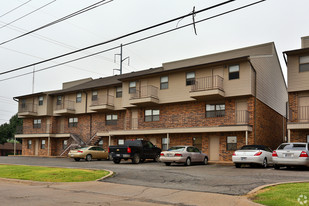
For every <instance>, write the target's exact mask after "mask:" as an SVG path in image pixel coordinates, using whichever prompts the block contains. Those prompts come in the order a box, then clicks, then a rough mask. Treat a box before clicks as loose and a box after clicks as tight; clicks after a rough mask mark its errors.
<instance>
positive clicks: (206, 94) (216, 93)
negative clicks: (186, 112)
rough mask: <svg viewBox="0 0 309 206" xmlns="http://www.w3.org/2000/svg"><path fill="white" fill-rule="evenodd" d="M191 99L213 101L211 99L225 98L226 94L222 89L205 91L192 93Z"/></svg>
mask: <svg viewBox="0 0 309 206" xmlns="http://www.w3.org/2000/svg"><path fill="white" fill-rule="evenodd" d="M190 97H191V98H194V99H196V100H201V101H205V100H211V99H219V98H224V97H225V93H224V91H222V90H220V89H211V90H204V91H191V92H190Z"/></svg>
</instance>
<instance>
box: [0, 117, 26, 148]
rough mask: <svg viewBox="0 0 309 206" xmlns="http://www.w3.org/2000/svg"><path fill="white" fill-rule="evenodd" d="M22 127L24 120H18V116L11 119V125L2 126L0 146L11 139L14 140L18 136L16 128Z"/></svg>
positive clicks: (0, 128)
mask: <svg viewBox="0 0 309 206" xmlns="http://www.w3.org/2000/svg"><path fill="white" fill-rule="evenodd" d="M22 125H23V120H22V119H18V115H17V114H15V115H14V116H12V117H11V119H10V121H9V123H4V124H2V125H0V144H3V143H5V142H7V140H9V139H13V138H14V136H15V134H16V128H17V127H21V126H22Z"/></svg>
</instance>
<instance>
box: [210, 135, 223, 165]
mask: <svg viewBox="0 0 309 206" xmlns="http://www.w3.org/2000/svg"><path fill="white" fill-rule="evenodd" d="M219 149H220V141H219V137H216V136H213V137H209V160H210V161H219Z"/></svg>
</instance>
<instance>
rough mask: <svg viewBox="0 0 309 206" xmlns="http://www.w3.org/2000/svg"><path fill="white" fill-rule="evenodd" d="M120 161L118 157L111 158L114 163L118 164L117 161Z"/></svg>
mask: <svg viewBox="0 0 309 206" xmlns="http://www.w3.org/2000/svg"><path fill="white" fill-rule="evenodd" d="M120 161H121V160H120V159H118V158H114V159H113V162H114V163H115V164H119V163H120Z"/></svg>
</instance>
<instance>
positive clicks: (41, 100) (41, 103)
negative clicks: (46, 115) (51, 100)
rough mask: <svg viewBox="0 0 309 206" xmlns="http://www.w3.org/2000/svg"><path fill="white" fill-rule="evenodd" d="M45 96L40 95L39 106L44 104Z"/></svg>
mask: <svg viewBox="0 0 309 206" xmlns="http://www.w3.org/2000/svg"><path fill="white" fill-rule="evenodd" d="M43 101H44V97H43V96H40V97H39V106H41V105H43Z"/></svg>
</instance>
